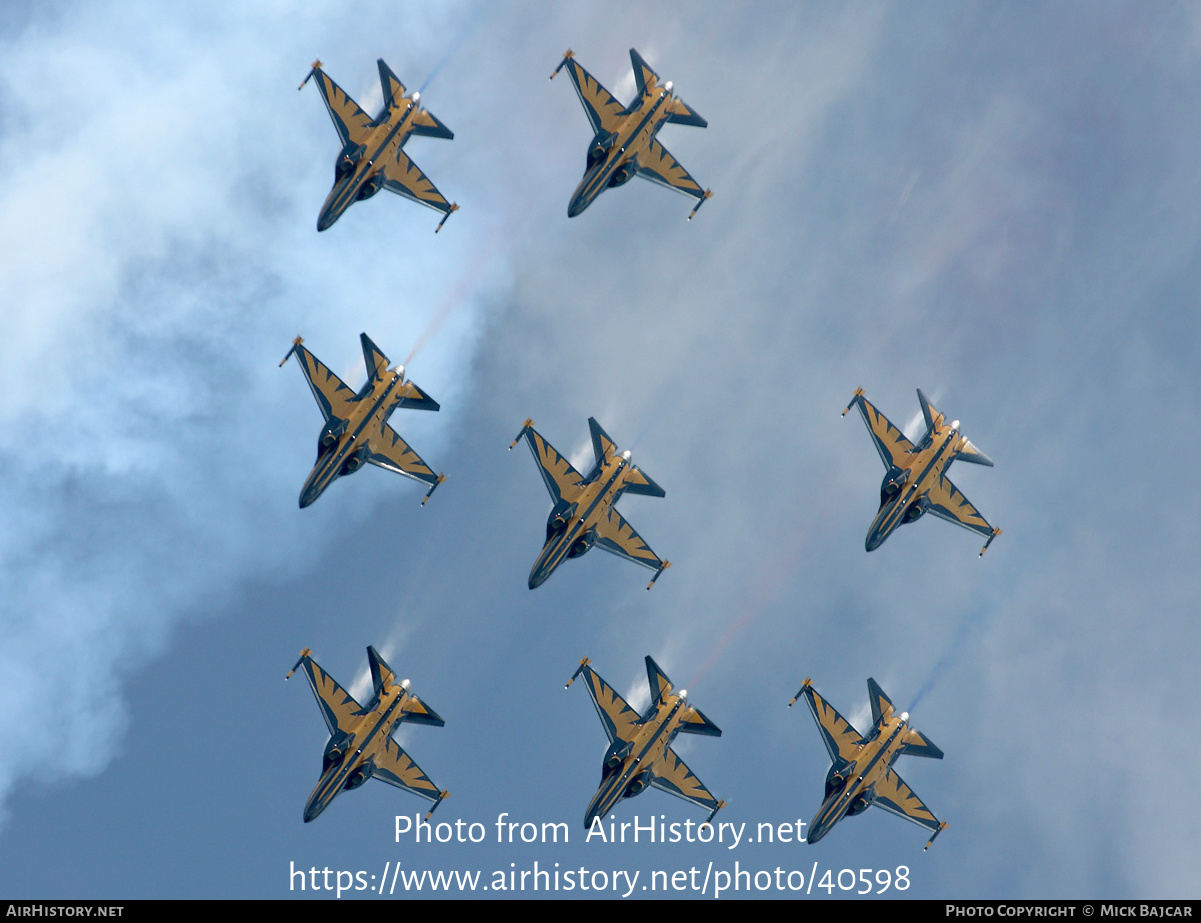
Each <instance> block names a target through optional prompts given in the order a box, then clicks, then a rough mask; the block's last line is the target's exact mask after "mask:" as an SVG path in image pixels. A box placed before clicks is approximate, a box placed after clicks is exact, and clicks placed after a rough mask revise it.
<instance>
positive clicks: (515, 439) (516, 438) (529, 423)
mask: <svg viewBox="0 0 1201 923" xmlns="http://www.w3.org/2000/svg"><path fill="white" fill-rule="evenodd" d="M533 425H534V420H533V418H532V417H526V418H525V422H524V423H522V424H521V432H520V433H518V434H517V435H516V436H514V437H513V441H512V442H510V443H509V451H510V452H512V451H513V446H515V445H517V443H518V442H519V441H520V440H521V437H522V436H524V435H525V431H526V430H527V429H529V428H530V427H531V426H533Z"/></svg>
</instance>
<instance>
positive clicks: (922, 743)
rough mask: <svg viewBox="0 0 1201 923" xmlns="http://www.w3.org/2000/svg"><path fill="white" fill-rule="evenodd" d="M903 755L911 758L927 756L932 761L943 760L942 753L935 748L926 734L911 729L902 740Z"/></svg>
mask: <svg viewBox="0 0 1201 923" xmlns="http://www.w3.org/2000/svg"><path fill="white" fill-rule="evenodd" d="M900 752H901V753H907V754H909V755H910V756H925V757H929V758H930V759H932V760H940V759H942V751H941V750H940V749H938V747H936V746H934V744H932V743H931V742H930V741H929V739H928V738H927V737H926V735H925V734H923V733H921V732H920V731H917V730H914V729H913V728H910V729H909V730H907V731H906V732H905V736H904V737H902V738H901V751H900Z"/></svg>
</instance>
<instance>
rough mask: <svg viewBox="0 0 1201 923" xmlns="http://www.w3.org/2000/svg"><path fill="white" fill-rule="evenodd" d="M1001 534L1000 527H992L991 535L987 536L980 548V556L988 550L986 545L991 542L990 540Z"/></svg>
mask: <svg viewBox="0 0 1201 923" xmlns="http://www.w3.org/2000/svg"><path fill="white" fill-rule="evenodd" d="M1000 534H1001V530H1000V529H993V530H992V535H990V536H989V537H988V541H987V542H985V543H984V547H983V548H981V549H980V557H984V552H986V551H988V546H989V545H991V544H992V540H993V539H994V538H996V537H997V536H998V535H1000Z"/></svg>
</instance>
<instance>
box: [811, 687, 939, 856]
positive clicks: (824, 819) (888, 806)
mask: <svg viewBox="0 0 1201 923" xmlns="http://www.w3.org/2000/svg"><path fill="white" fill-rule="evenodd" d="M867 693H868V698H870V699H871V705H872V722H873V726H872V729H871V732H870V733H869V734H867V735H866V736H861V735H860V734H859V732H858V731H856V730H855V729H854V728H853V727H851V725H850V723H849V722H848V721H847V720H846V718H844V717H843V716H842V715H840V714H839V713H838V712H836V711H835V710H834V709H833V708H832V707H831V706H830V704H829V703H828V702H826V700H825V699H823V698H822V697H821V696H820V695H818V694H817V692H816V691H815V690H814V688H813V686H812V684H811V683H810V682H809V679H808V678H807V677H806V679H805V682H804V684H803V685H802V686H801V689H800V691H799V692H798V693H797V694H796V695H795V696H794V697H793V699H792V702H789V703H788V707H789V708H791V707H792V705H793V703H794V702H796V700H797V699H799V698H800V697H801V696H804V697H805V701H806V702H807V703H808V704H809V710H810V711H811V712H813V718H814V720H815V721H816V722H817V729H818V730H819V731H821V735H822V740H824V741H825V743H826V749H827V750H828V751H829V752H830V759H831V761H832V765H831V766H830V771H829V772H828V773H827V774H826V794H825V796H824V800H823V801H822V806H821V810H819V811H818V812H817V816H816V817H814V818H813V822H812V823H811V824H810V825H809V834H808V837H807V839H808V840H809V842H810V843H816V842H817V841H818V840H820V839H821V838H822V837H824V836H825V835H826V834H827V833H829V832H830V828H831V827H833V826H834V825H835V824H836V823H838V822H839V821H840V820H842V818H844V817H853V816H854V815H856V814H862V813H863V812H864V811H866V810H867V809H868V808H869V807H870V806H871V805H873V804H874V805H877V806H878V807H881V808H883V809H884V810H885V811H889V812H891V813H893V814H896V815H897V816H899V817H904V818H905V819H906V820H911V821H913V822H914V823H915V824H920V825H921V826H923V827H925V828H926V829H927V830H933V831H934V833H933V835H932V836H931V837H930V840H929V842H927V843H926V846H925V849H929V848H930V843H933V842H934V838H935V837H936V836H938V835H939V834H940V833H942V831H943V830H944V829H946V826H947V822H946V821H939V819H938V818H937V817H935V816H934V815H933V814H932V813H931V812H930V809H929V808H928V807H926V806H925V805H924V804H922V800H921V799H920V798H918V797H917V795H915V794H913V792H912V791H911V790H910V788H909V786H908V785H906V784H905V782H904V780H903V779H901V777H900V776H898V775H897V774H896V773H895V772H893V769H892V764H893V763H894V762H895V761H896V758H897V757H898V756H900V755H901V754H902V753H909V754H912V755H913V756H928V757H930V758H931V759H936V760H940V759H942V751H941V750H939V749H938V747H936V746H934V744H932V743H930V741H928V740H927V739H926V738H925V737H924V736H922V735H921V734H920V733H918V732H917V731H915V730H914V729H913V728H911V727H909V726H908V721H909V713H908V712H901V713H900V714H897V712H896V709H894V708H893V705H892V702H891V701H889V698H888V696H886V695H885V694H884V690H883V689H881V688H880V687H879V686H877V685H876V681H875V680H874V679H869V680H868V681H867Z"/></svg>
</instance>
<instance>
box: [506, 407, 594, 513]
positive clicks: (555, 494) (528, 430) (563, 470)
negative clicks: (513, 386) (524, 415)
mask: <svg viewBox="0 0 1201 923" xmlns="http://www.w3.org/2000/svg"><path fill="white" fill-rule="evenodd" d="M529 423H530V421H529V420H527V421H526V424H527V425H526V427H525V428H524V429H523V430H522V432H521V435H522V436H525V441H526V442H527V443H528V444H529V447H530V451H531V452H533V453H534V461H535V462H537V463H538V470H539V471H540V472H541V473H542V480H543V481H544V482H545V483H546V489H547V490H548V491H550V496H551V499H552V500H554V501H555V503H558V502H559V501H560V500H563V499H566V500H567V501H568V502H571V500H572V498H574V497H575V496H576V495H577V494H578V493H579V489H580V485H581V484H582V483H583V481H584V476H583V475H582V474H580V473H579V472H578V471H576V470H575V467H574V466H573V465H572V464H571V462H569V461H568V460H567V459H566V458H564V457H563V456H562V455H560V454H559V452H558V450H557V449H556V448H555V447H554V446H553V445H551V444H550V443H549V442H547V441H546V440H545V439H543V438H542V437H541V436H540V435H539V434H538V431H537V430H535V429H534V428H533V426H531V425H529ZM518 438H521V437H520V436H519V437H518Z"/></svg>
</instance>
